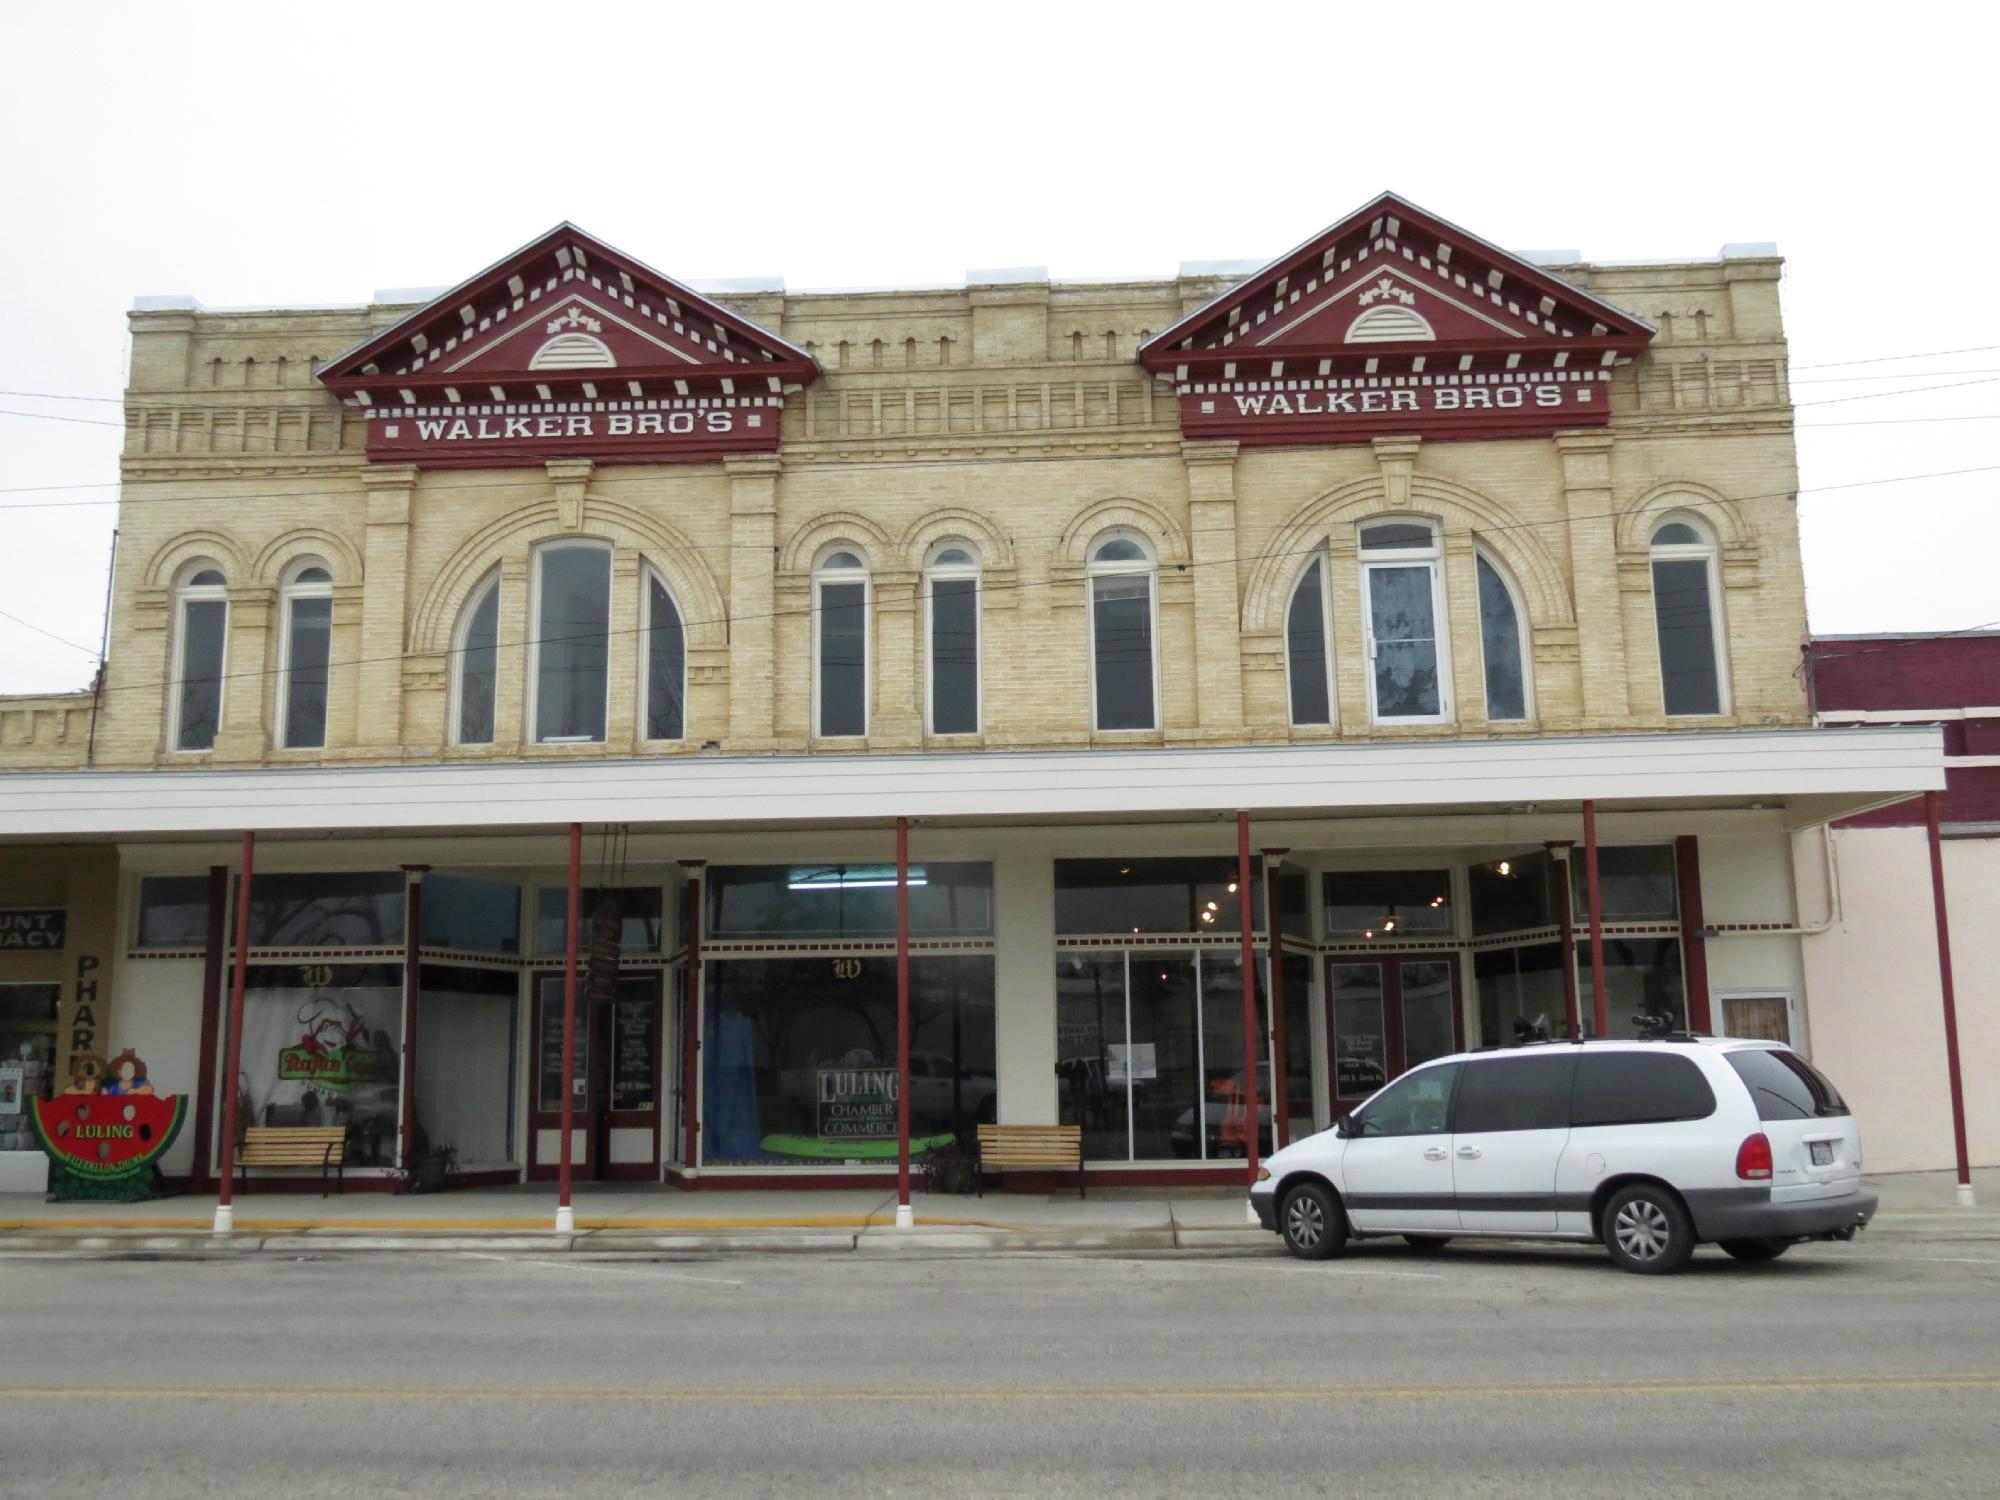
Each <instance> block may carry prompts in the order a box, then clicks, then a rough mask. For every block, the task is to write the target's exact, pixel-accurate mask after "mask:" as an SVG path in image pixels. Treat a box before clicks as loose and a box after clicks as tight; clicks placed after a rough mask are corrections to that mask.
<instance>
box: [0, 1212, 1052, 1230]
mask: <svg viewBox="0 0 2000 1500" xmlns="http://www.w3.org/2000/svg"><path fill="white" fill-rule="evenodd" d="M549 1222H550V1221H549V1216H548V1215H537V1216H536V1217H534V1218H532V1219H529V1218H518V1219H491V1218H488V1219H238V1220H237V1221H236V1230H235V1232H236V1233H237V1234H299V1233H304V1232H306V1231H309V1230H354V1231H356V1232H366V1233H369V1234H381V1233H394V1232H396V1231H398V1230H403V1231H409V1232H413V1233H414V1232H419V1231H422V1232H430V1231H438V1230H444V1231H458V1232H464V1231H482V1232H491V1231H499V1232H509V1231H511V1232H516V1233H529V1234H535V1233H546V1232H552V1231H550V1228H549ZM895 1222H896V1219H895V1216H894V1215H893V1214H863V1215H851V1214H850V1215H838V1214H824V1215H807V1216H802V1217H796V1218H788V1219H742V1218H699V1219H696V1218H679V1219H578V1220H577V1221H576V1227H577V1229H578V1230H589V1231H599V1230H639V1231H644V1232H647V1233H658V1232H663V1231H664V1232H671V1231H673V1230H677V1229H688V1230H694V1229H701V1230H713V1229H879V1228H885V1227H887V1226H890V1225H893V1224H894V1223H895ZM212 1226H213V1221H212V1220H210V1219H0V1232H8V1233H22V1232H27V1233H33V1232H36V1231H61V1232H63V1233H84V1234H88V1233H91V1232H94V1231H96V1232H101V1231H106V1230H155V1231H157V1232H159V1233H161V1234H175V1233H184V1232H186V1231H190V1230H194V1231H200V1232H206V1231H208V1230H209V1229H210V1228H211V1227H212ZM917 1227H918V1228H919V1229H988V1230H994V1231H997V1232H1000V1233H1004V1234H1034V1233H1037V1232H1038V1231H1037V1230H1036V1228H1035V1227H1034V1226H1033V1225H1027V1224H1002V1223H998V1222H996V1221H994V1220H991V1219H957V1218H939V1219H931V1218H925V1219H919V1220H918V1221H917ZM1054 1232H1056V1233H1061V1232H1062V1231H1061V1230H1060V1229H1057V1230H1055V1231H1054Z"/></svg>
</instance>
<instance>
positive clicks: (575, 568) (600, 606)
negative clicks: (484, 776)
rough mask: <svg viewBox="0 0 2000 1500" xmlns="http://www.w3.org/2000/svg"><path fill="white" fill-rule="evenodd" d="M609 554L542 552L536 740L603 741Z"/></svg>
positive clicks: (601, 551) (567, 549)
mask: <svg viewBox="0 0 2000 1500" xmlns="http://www.w3.org/2000/svg"><path fill="white" fill-rule="evenodd" d="M610 630H611V553H610V552H609V551H608V550H607V549H606V548H603V547H551V548H549V549H548V550H546V551H545V552H543V553H542V608H541V618H540V628H539V630H538V632H537V634H538V636H539V642H538V644H537V646H536V656H535V662H536V668H535V738H536V739H538V740H543V741H548V740H601V739H603V738H604V688H605V668H606V660H607V657H608V655H609V652H610V645H611V641H610Z"/></svg>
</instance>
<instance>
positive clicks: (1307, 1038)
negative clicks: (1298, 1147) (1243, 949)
mask: <svg viewBox="0 0 2000 1500" xmlns="http://www.w3.org/2000/svg"><path fill="white" fill-rule="evenodd" d="M1282 962H1283V964H1284V969H1283V971H1282V973H1283V978H1284V981H1285V1005H1284V1010H1285V1103H1286V1105H1287V1106H1288V1108H1289V1110H1290V1115H1289V1118H1290V1120H1291V1131H1292V1139H1293V1140H1298V1139H1300V1138H1301V1137H1303V1136H1306V1135H1308V1134H1310V1133H1311V1131H1312V1128H1313V1127H1312V1119H1313V1044H1312V1007H1313V961H1312V960H1311V959H1310V958H1308V957H1306V956H1305V955H1304V954H1303V953H1287V954H1286V955H1285V956H1284V958H1283V960H1282Z"/></svg>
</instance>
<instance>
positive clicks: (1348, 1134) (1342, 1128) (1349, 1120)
mask: <svg viewBox="0 0 2000 1500" xmlns="http://www.w3.org/2000/svg"><path fill="white" fill-rule="evenodd" d="M1333 1133H1334V1134H1335V1135H1337V1136H1339V1137H1340V1138H1341V1139H1342V1140H1343V1141H1347V1140H1352V1139H1353V1138H1354V1135H1355V1130H1354V1116H1353V1115H1342V1116H1341V1117H1340V1118H1339V1119H1338V1120H1335V1121H1334V1122H1333Z"/></svg>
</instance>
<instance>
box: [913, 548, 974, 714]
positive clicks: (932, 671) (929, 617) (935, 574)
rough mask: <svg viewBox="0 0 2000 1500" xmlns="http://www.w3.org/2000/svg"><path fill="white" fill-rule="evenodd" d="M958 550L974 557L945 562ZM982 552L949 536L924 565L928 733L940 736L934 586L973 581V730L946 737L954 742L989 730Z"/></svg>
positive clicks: (925, 705) (932, 551)
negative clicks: (941, 559) (936, 715)
mask: <svg viewBox="0 0 2000 1500" xmlns="http://www.w3.org/2000/svg"><path fill="white" fill-rule="evenodd" d="M954 548H956V549H957V550H959V551H962V552H964V553H966V554H967V555H968V556H970V557H971V558H972V561H971V562H969V563H942V562H939V561H938V555H939V554H940V553H943V552H949V551H951V550H953V549H954ZM982 572H983V568H982V564H981V561H980V554H979V549H978V548H977V547H975V546H973V545H972V543H970V542H968V541H965V540H963V539H961V538H958V537H949V538H947V539H945V540H944V541H941V542H939V543H938V544H937V545H936V546H934V547H932V548H931V551H930V557H929V558H928V560H926V562H925V563H924V732H925V733H926V734H930V735H938V734H939V731H938V729H937V727H936V725H935V723H934V722H933V718H932V715H933V712H934V710H935V708H936V703H937V695H936V688H937V642H936V638H935V636H934V635H933V633H932V632H933V626H934V623H935V619H934V615H933V612H932V603H931V601H932V597H933V594H932V586H933V585H934V584H936V583H938V582H940V581H944V582H954V581H957V582H963V581H965V580H967V579H970V580H971V582H972V727H971V728H970V729H957V730H952V731H950V732H949V733H946V734H944V735H942V738H945V739H952V738H955V737H958V736H961V735H963V736H967V737H969V736H972V735H976V734H983V733H985V730H986V582H985V579H984V577H983V576H982Z"/></svg>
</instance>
